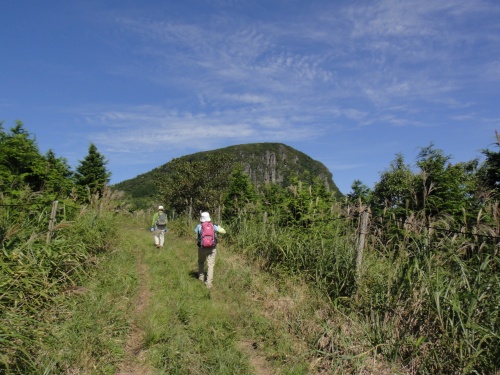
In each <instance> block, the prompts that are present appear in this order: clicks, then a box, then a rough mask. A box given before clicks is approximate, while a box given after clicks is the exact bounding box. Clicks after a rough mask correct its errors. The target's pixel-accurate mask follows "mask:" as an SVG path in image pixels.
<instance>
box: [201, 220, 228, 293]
mask: <svg viewBox="0 0 500 375" xmlns="http://www.w3.org/2000/svg"><path fill="white" fill-rule="evenodd" d="M194 232H195V233H196V236H197V240H198V278H199V280H200V281H201V282H204V283H205V285H206V286H207V288H211V287H212V283H213V279H214V266H215V256H216V254H217V248H216V247H217V233H226V230H225V229H224V228H222V227H221V226H220V225H217V224H212V220H211V219H210V214H209V213H208V212H202V213H201V216H200V223H199V224H198V225H197V226H196V228H195V230H194ZM205 262H206V263H207V266H208V267H207V272H206V280H205Z"/></svg>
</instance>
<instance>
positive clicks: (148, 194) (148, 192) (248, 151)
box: [112, 143, 342, 206]
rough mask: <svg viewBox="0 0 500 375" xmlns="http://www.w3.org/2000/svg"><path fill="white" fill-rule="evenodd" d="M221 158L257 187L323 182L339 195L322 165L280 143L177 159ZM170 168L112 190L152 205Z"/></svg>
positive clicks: (154, 171)
mask: <svg viewBox="0 0 500 375" xmlns="http://www.w3.org/2000/svg"><path fill="white" fill-rule="evenodd" d="M223 154H224V155H225V156H227V157H228V158H229V160H231V163H233V164H236V163H241V164H242V165H243V167H244V169H245V171H246V172H247V173H248V175H249V176H250V177H251V180H252V182H253V184H254V185H256V186H260V185H263V184H268V183H274V184H279V185H281V186H288V185H289V184H290V182H291V179H292V178H294V177H297V178H298V179H299V180H301V181H304V182H306V183H311V182H312V181H313V180H314V179H320V180H322V181H324V183H325V185H326V186H327V188H328V190H330V191H332V192H334V193H335V194H336V195H337V196H339V197H340V196H341V195H342V194H341V192H340V190H339V189H338V187H337V186H336V185H335V182H334V181H333V178H332V173H331V172H330V171H329V170H328V168H326V166H325V165H324V164H323V163H321V162H320V161H317V160H314V159H312V158H311V157H310V156H308V155H306V154H304V153H303V152H301V151H298V150H296V149H294V148H292V147H290V146H287V145H285V144H282V143H250V144H241V145H235V146H229V147H225V148H220V149H216V150H211V151H205V152H198V153H194V154H190V155H185V156H182V157H180V158H179V159H181V160H185V161H189V162H195V161H198V160H201V159H203V158H205V157H207V156H217V155H223ZM170 165H171V164H170V162H168V163H165V164H163V165H161V166H159V167H157V168H155V169H153V170H151V171H150V172H147V173H144V174H141V175H139V176H137V177H134V178H132V179H129V180H125V181H122V182H120V183H117V184H115V185H113V186H112V187H113V188H114V189H117V190H121V191H124V192H125V193H127V194H128V195H130V196H131V197H132V198H133V199H134V200H135V201H136V202H142V203H144V202H145V201H151V200H153V199H154V197H155V195H156V186H155V180H156V177H157V176H158V175H159V174H168V173H169V170H170ZM138 206H141V205H140V204H139V205H138ZM142 206H144V204H143V205H142Z"/></svg>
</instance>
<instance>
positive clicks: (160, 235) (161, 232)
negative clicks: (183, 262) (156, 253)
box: [159, 230, 165, 248]
mask: <svg viewBox="0 0 500 375" xmlns="http://www.w3.org/2000/svg"><path fill="white" fill-rule="evenodd" d="M159 237H160V238H159V243H160V248H163V244H164V243H165V232H164V231H163V230H161V231H160V234H159Z"/></svg>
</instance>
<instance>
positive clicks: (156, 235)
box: [154, 229, 160, 247]
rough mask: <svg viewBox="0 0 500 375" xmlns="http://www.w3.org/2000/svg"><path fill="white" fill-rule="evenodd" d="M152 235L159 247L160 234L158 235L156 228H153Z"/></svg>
mask: <svg viewBox="0 0 500 375" xmlns="http://www.w3.org/2000/svg"><path fill="white" fill-rule="evenodd" d="M154 236H155V245H156V247H160V236H159V232H158V229H155V232H154Z"/></svg>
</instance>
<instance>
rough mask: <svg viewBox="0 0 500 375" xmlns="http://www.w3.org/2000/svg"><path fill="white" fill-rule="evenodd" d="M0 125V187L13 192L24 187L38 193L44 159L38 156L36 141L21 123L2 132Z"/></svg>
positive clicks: (41, 184) (41, 180)
mask: <svg viewBox="0 0 500 375" xmlns="http://www.w3.org/2000/svg"><path fill="white" fill-rule="evenodd" d="M2 125H3V124H2V123H0V146H1V150H2V151H1V152H0V181H1V182H0V185H1V186H0V187H1V189H2V190H3V191H11V192H14V191H16V190H18V189H20V188H22V187H23V186H25V185H28V186H29V187H30V189H31V190H33V191H39V190H40V189H41V188H42V186H43V181H44V164H45V159H44V157H43V156H42V155H41V154H40V151H39V150H38V146H37V144H36V140H35V139H34V138H32V137H31V136H30V134H29V132H28V131H27V130H26V129H25V128H24V125H23V123H22V122H21V121H17V122H16V125H15V126H14V127H13V128H12V129H11V130H10V133H6V132H4V131H3V126H2Z"/></svg>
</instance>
